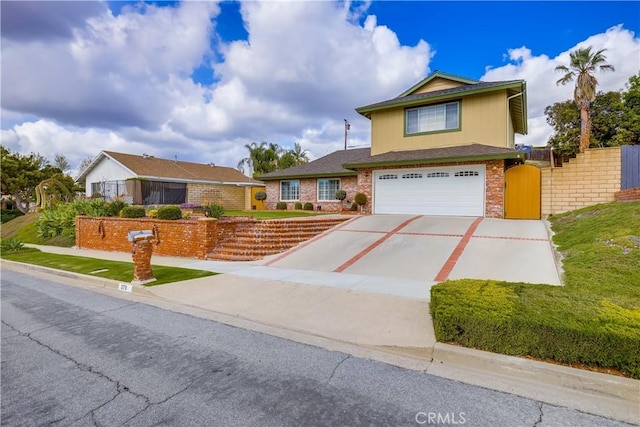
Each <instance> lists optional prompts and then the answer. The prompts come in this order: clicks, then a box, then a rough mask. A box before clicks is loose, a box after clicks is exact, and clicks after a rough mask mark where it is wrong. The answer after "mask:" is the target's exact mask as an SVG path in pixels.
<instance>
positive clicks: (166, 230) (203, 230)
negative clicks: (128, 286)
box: [76, 216, 218, 259]
mask: <svg viewBox="0 0 640 427" xmlns="http://www.w3.org/2000/svg"><path fill="white" fill-rule="evenodd" d="M217 223H218V221H217V220H216V219H214V218H200V219H198V220H177V221H167V220H157V219H153V218H135V219H134V218H95V217H86V216H78V217H76V246H77V247H78V248H82V249H99V250H106V251H118V252H130V251H131V249H132V243H131V242H130V241H129V240H128V239H127V233H128V232H129V231H134V230H153V231H154V233H155V237H156V239H155V241H154V242H153V253H154V254H157V255H171V256H183V257H194V258H201V259H202V258H204V257H205V256H206V255H207V254H208V253H209V252H211V251H212V250H213V248H214V247H215V246H216V244H217Z"/></svg>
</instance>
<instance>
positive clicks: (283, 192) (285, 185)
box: [280, 179, 300, 202]
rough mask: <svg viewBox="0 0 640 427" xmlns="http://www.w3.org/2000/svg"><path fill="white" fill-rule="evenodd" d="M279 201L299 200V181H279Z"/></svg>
mask: <svg viewBox="0 0 640 427" xmlns="http://www.w3.org/2000/svg"><path fill="white" fill-rule="evenodd" d="M280 200H281V201H283V202H289V201H294V200H300V181H299V180H297V179H296V180H292V181H280Z"/></svg>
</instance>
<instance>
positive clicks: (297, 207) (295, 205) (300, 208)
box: [293, 202, 302, 211]
mask: <svg viewBox="0 0 640 427" xmlns="http://www.w3.org/2000/svg"><path fill="white" fill-rule="evenodd" d="M293 209H295V210H297V211H301V210H302V203H300V202H296V203H295V204H294V205H293Z"/></svg>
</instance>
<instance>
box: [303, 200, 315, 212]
mask: <svg viewBox="0 0 640 427" xmlns="http://www.w3.org/2000/svg"><path fill="white" fill-rule="evenodd" d="M303 209H304V210H305V211H312V210H313V203H309V202H307V203H305V204H304V208H303Z"/></svg>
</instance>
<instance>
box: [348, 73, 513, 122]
mask: <svg viewBox="0 0 640 427" xmlns="http://www.w3.org/2000/svg"><path fill="white" fill-rule="evenodd" d="M522 84H523V82H522V81H515V82H509V83H504V84H501V85H496V86H490V87H483V88H477V89H471V90H468V91H463V92H453V93H447V94H443V95H438V96H433V97H424V98H418V99H412V100H409V101H398V102H394V103H389V104H384V105H378V106H375V105H376V104H372V105H367V106H364V107H359V108H356V112H357V113H358V114H360V115H362V116H364V117H366V118H368V119H370V118H371V113H373V112H375V111H381V110H390V109H392V108H399V107H411V106H414V105H422V104H425V103H429V104H430V103H433V102H440V101H447V100H450V99H459V98H463V97H466V96H470V95H478V94H481V93H488V92H494V91H499V90H505V89H509V88H516V87H522Z"/></svg>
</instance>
